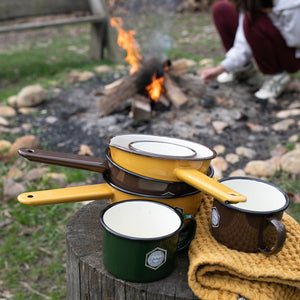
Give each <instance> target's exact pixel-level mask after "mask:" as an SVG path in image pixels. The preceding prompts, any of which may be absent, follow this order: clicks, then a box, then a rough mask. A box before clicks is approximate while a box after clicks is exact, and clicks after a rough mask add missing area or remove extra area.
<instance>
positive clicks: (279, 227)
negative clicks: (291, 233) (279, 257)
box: [258, 217, 286, 255]
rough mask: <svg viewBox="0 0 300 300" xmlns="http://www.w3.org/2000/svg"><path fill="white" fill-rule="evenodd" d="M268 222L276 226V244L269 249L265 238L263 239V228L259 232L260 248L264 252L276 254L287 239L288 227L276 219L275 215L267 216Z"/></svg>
mask: <svg viewBox="0 0 300 300" xmlns="http://www.w3.org/2000/svg"><path fill="white" fill-rule="evenodd" d="M266 222H269V223H270V224H271V225H273V226H274V227H275V230H276V243H275V245H274V246H273V247H272V248H271V249H269V248H268V247H267V246H266V244H265V242H264V240H263V230H261V231H260V232H259V237H258V250H259V251H260V252H262V253H264V254H268V255H269V254H276V253H278V252H279V251H280V250H281V249H282V247H283V244H284V242H285V240H286V229H285V226H284V225H283V224H282V222H281V221H279V220H278V219H275V218H273V217H268V218H266Z"/></svg>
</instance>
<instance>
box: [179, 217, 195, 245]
mask: <svg viewBox="0 0 300 300" xmlns="http://www.w3.org/2000/svg"><path fill="white" fill-rule="evenodd" d="M183 218H184V220H185V221H187V220H190V224H189V225H188V228H187V230H188V232H187V235H186V237H185V238H184V239H183V240H182V241H180V242H179V243H178V245H177V251H181V250H183V249H185V248H187V247H188V246H189V245H190V243H191V241H192V240H193V238H194V236H195V232H196V227H197V224H196V220H195V218H194V216H192V215H189V214H183Z"/></svg>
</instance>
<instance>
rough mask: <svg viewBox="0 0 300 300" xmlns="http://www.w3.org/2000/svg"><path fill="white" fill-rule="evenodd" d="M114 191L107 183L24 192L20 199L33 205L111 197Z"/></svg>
mask: <svg viewBox="0 0 300 300" xmlns="http://www.w3.org/2000/svg"><path fill="white" fill-rule="evenodd" d="M112 196H113V191H112V189H111V188H110V186H109V185H108V184H106V183H102V184H93V185H84V186H76V187H69V188H62V189H53V190H45V191H37V192H28V193H23V194H20V195H19V196H18V201H19V202H21V203H23V204H27V205H32V206H38V205H47V204H57V203H68V202H78V201H89V200H100V199H109V198H111V197H112Z"/></svg>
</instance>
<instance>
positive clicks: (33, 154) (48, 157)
mask: <svg viewBox="0 0 300 300" xmlns="http://www.w3.org/2000/svg"><path fill="white" fill-rule="evenodd" d="M18 153H19V155H21V156H23V157H25V158H27V159H28V160H31V161H36V162H41V163H46V164H53V165H59V166H64V167H71V168H77V169H83V170H89V171H94V172H100V173H103V172H104V171H106V170H108V163H107V161H106V159H100V158H95V157H90V156H84V155H76V154H69V153H60V152H54V151H47V150H40V149H33V148H21V149H19V150H18Z"/></svg>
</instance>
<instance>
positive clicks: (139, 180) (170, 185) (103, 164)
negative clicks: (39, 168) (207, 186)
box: [18, 148, 213, 197]
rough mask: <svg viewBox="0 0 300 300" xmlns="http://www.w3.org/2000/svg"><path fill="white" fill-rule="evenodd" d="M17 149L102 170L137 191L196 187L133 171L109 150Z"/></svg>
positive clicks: (175, 192)
mask: <svg viewBox="0 0 300 300" xmlns="http://www.w3.org/2000/svg"><path fill="white" fill-rule="evenodd" d="M18 153H19V154H20V155H21V156H23V157H25V158H27V159H28V160H31V161H36V162H41V163H46V164H54V165H60V166H65V167H71V168H77V169H83V170H89V171H94V172H100V173H103V172H105V173H106V176H107V178H108V179H109V181H110V182H111V183H112V184H114V185H116V186H118V187H120V188H122V189H125V190H129V191H132V192H136V193H139V194H146V195H152V196H160V197H174V196H180V195H186V194H189V193H192V192H195V191H196V190H197V189H195V188H194V187H192V186H190V185H188V184H187V183H185V182H181V181H177V182H173V181H164V180H158V179H153V178H149V177H145V176H142V175H138V174H134V173H133V172H130V171H128V170H126V169H124V168H122V167H120V166H118V165H117V164H116V163H114V162H113V161H112V160H111V158H110V154H109V150H108V151H107V153H106V159H102V158H96V157H90V156H84V155H76V154H69V153H60V152H55V151H48V150H41V149H33V148H21V149H19V150H18ZM207 175H208V176H209V177H213V168H211V167H209V169H208V173H207Z"/></svg>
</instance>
